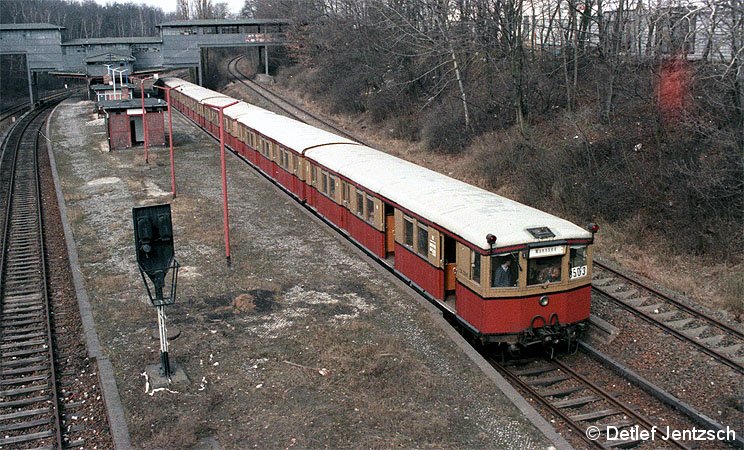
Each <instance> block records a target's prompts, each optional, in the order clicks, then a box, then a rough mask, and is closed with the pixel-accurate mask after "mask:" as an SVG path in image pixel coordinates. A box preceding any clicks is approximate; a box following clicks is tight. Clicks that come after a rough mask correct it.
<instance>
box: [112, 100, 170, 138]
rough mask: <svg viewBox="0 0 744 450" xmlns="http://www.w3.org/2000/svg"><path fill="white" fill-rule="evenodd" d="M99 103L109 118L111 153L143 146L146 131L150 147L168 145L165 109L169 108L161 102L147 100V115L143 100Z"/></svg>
mask: <svg viewBox="0 0 744 450" xmlns="http://www.w3.org/2000/svg"><path fill="white" fill-rule="evenodd" d="M98 104H99V108H100V109H101V110H102V111H103V114H104V117H105V119H106V129H107V131H108V141H109V150H111V151H113V150H121V149H125V148H131V147H133V146H136V145H139V144H143V143H144V141H145V128H147V143H148V145H150V146H158V145H165V144H166V140H165V110H166V108H167V107H168V105H167V104H166V103H165V102H164V101H163V100H162V99H159V98H145V113H144V114H143V112H142V99H127V100H102V101H100V102H98ZM143 118H144V122H143ZM145 125H146V126H145Z"/></svg>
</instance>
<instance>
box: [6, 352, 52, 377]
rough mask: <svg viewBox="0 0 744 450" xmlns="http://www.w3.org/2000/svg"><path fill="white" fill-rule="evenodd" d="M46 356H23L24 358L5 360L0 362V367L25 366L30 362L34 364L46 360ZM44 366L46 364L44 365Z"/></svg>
mask: <svg viewBox="0 0 744 450" xmlns="http://www.w3.org/2000/svg"><path fill="white" fill-rule="evenodd" d="M46 360H47V357H46V356H37V357H34V358H25V359H14V360H12V361H5V362H0V367H19V366H27V365H30V364H34V363H37V362H43V361H46ZM45 367H46V366H45ZM3 373H6V372H5V370H3Z"/></svg>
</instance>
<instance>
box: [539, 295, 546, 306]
mask: <svg viewBox="0 0 744 450" xmlns="http://www.w3.org/2000/svg"><path fill="white" fill-rule="evenodd" d="M540 306H548V296H547V295H543V296H542V297H540Z"/></svg>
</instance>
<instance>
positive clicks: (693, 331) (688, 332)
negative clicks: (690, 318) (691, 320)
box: [680, 325, 709, 339]
mask: <svg viewBox="0 0 744 450" xmlns="http://www.w3.org/2000/svg"><path fill="white" fill-rule="evenodd" d="M708 328H709V327H708V326H707V325H701V326H699V327H695V328H687V329H684V330H680V333H682V334H684V335H685V336H687V337H688V338H690V339H696V338H699V337H700V336H701V335H702V334H703V333H705V332H706V331H708Z"/></svg>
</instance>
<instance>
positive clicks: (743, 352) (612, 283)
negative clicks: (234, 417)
mask: <svg viewBox="0 0 744 450" xmlns="http://www.w3.org/2000/svg"><path fill="white" fill-rule="evenodd" d="M594 267H595V273H594V280H593V282H592V288H593V289H594V290H595V291H597V292H599V293H601V294H602V295H604V296H605V297H607V298H609V299H611V300H612V301H613V302H614V303H616V304H617V305H619V306H621V307H622V308H624V309H626V310H628V311H630V312H632V313H633V314H635V315H637V316H639V317H641V318H642V319H643V320H645V321H647V322H649V323H651V324H653V325H655V326H657V327H659V328H661V329H663V330H664V331H666V332H667V333H669V334H671V335H673V336H675V337H677V338H679V339H680V340H682V341H684V342H687V343H689V344H690V345H692V346H694V347H696V348H697V349H698V350H700V351H702V352H704V353H706V354H707V355H710V356H711V357H713V358H715V359H716V360H717V361H720V362H721V363H723V364H725V365H727V366H729V367H731V368H732V369H734V370H736V371H738V372H739V373H742V374H744V333H741V332H740V331H738V330H736V329H734V328H733V327H731V326H729V325H727V324H725V323H723V322H721V321H719V320H717V319H715V318H713V317H711V316H709V315H707V314H705V313H703V312H702V311H699V310H697V309H695V308H692V307H690V306H688V305H686V304H684V303H682V302H680V301H678V300H675V299H673V298H671V297H670V296H668V295H666V294H664V293H662V292H660V291H658V290H656V289H654V288H652V287H649V286H646V285H644V284H642V283H640V282H638V281H636V280H633V279H631V278H629V277H627V276H625V275H623V274H621V273H620V272H618V271H616V270H614V269H612V268H610V267H608V266H606V265H604V264H601V263H598V262H596V261H595V262H594ZM597 269H599V270H597Z"/></svg>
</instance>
